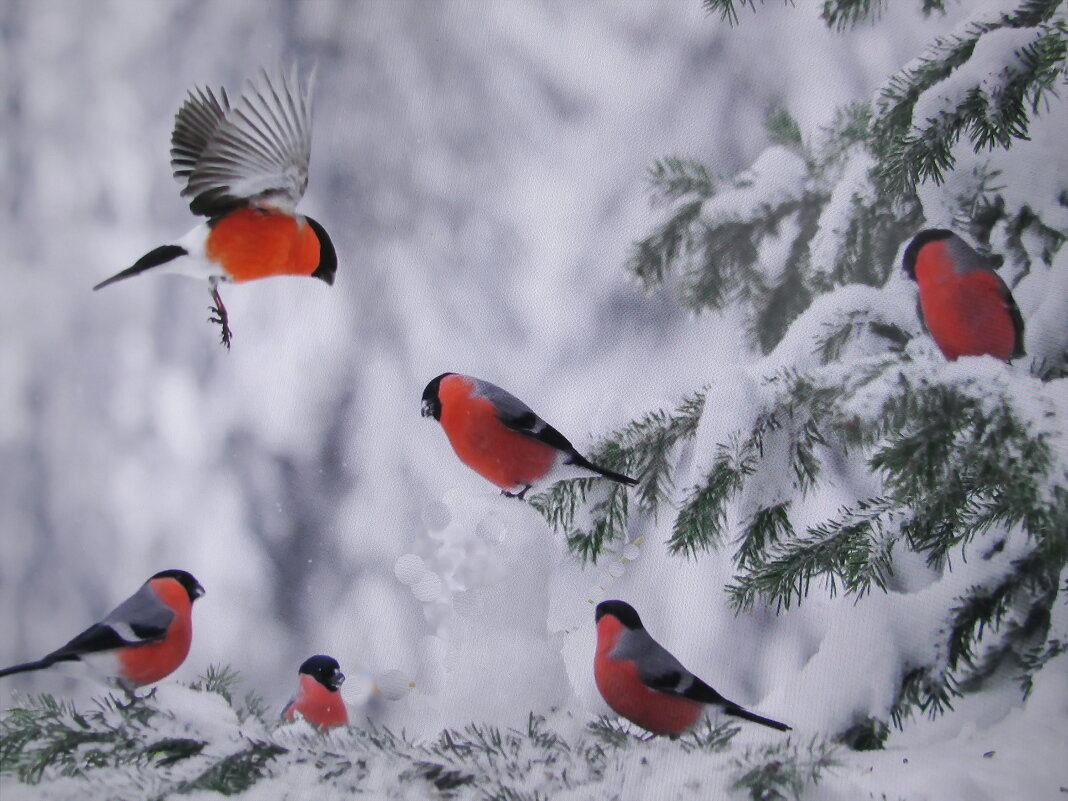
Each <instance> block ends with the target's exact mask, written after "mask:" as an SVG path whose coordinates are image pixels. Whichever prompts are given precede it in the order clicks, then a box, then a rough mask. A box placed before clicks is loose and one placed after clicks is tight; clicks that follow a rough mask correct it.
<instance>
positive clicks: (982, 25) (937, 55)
mask: <svg viewBox="0 0 1068 801" xmlns="http://www.w3.org/2000/svg"><path fill="white" fill-rule="evenodd" d="M1063 14H1064V12H1063V4H1062V2H1061V0H1025V2H1022V3H1019V4H1018V5H1017V6H1016V8H1015V9H1014V10H1012V11H1007V12H1002V13H998V14H995V15H993V16H992V17H991V18H989V19H977V20H973V21H971V22H969V23H968V24H967V25H965V26H964V27H963V29H962V30H961V32H959V33H956V34H952V35H950V36H945V37H940V38H939V39H937V40H936V41H935V42H934V44H933V45H932V46H931V47H930V48H929V49H928V51H927V53H925V54H924V55H923V56H921V57H920V58H918V59H917V60H916V61H915V62H914V63H913V64H910V65H909V66H907V67H905V69H903V70H902V71H901V72H900V73H898V74H897V75H895V76H893V77H892V78H891V79H890V81H889V82H888V83H887V85H886V86H885V87H884V88H883V90H882V91H881V92H880V94H879V97H878V99H877V101H876V109H875V115H874V117H873V119H872V128H871V134H872V137H871V144H872V147H873V149H874V151H875V152H876V154H877V155H878V156H879V162H880V164H879V168H878V175H879V178H880V185H881V186H882V187H884V188H885V189H887V190H892V191H895V192H903V193H907V192H910V191H912V189H913V188H914V187H915V186H916V185H917V184H918V183H921V182H923V181H924V180H927V179H932V180H934V181H941V180H943V177H944V175H945V173H946V172H947V171H948V170H949V169H950V168H952V166H953V164H954V162H955V161H956V157H955V156H954V153H953V147H954V145H956V143H957V141H958V140H959V139H960V138H961V136H962V135H967V136H968V138H969V139H970V141H971V143H972V145H973V147H974V149H975V150H976V151H977V152H978V151H979V150H982V149H984V148H986V149H989V148H992V147H1002V148H1008V147H1010V146H1011V145H1012V143H1013V140H1017V139H1025V138H1027V134H1028V128H1029V122H1030V118H1031V116H1032V115H1034V114H1038V113H1040V112H1041V109H1042V105H1043V100H1044V98H1046V97H1048V96H1049V95H1051V94H1053V93H1055V91H1056V89H1057V86H1058V84H1063V83H1064V80H1065V78H1066V77H1068V72H1066V66H1068V62H1066V60H1068V23H1066V21H1065V19H1064V16H1063ZM991 65H993V67H992V66H991Z"/></svg>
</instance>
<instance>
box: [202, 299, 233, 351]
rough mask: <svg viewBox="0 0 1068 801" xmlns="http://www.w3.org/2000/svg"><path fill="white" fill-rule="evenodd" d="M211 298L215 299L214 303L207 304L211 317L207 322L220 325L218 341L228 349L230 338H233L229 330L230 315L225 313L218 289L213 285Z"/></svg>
mask: <svg viewBox="0 0 1068 801" xmlns="http://www.w3.org/2000/svg"><path fill="white" fill-rule="evenodd" d="M211 299H212V300H214V301H215V305H214V306H208V311H209V312H211V317H209V318H208V322H209V323H216V324H217V325H219V326H221V327H222V331H221V332H220V338H219V341H220V342H221V343H222V344H223V345H225V346H226V349H227V350H230V340H231V339H232V338H233V336H234V332H233V331H231V330H230V317H229V315H228V314H227V313H226V307H225V306H224V305H223V302H222V298H221V297H219V290H218V289H216V288H215V287H212V290H211Z"/></svg>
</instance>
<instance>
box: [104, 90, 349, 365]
mask: <svg viewBox="0 0 1068 801" xmlns="http://www.w3.org/2000/svg"><path fill="white" fill-rule="evenodd" d="M261 75H262V80H261V81H259V83H258V84H257V83H254V82H252V81H248V82H247V83H246V86H245V88H244V91H243V92H242V94H241V97H240V99H239V100H238V101H237V103H236V104H235V105H233V106H231V105H230V101H229V100H228V98H227V96H226V90H225V89H223V90H220V92H219V94H218V96H216V95H215V94H214V93H212V91H211V90H210V89H199V88H197V89H193V90H190V92H189V97H188V98H187V99H186V101H185V103H183V104H182V107H181V108H180V109H178V113H177V115H176V116H175V119H174V132H173V133H172V134H171V168H172V169H173V171H174V177H175V178H176V179H177V180H178V183H180V184H181V185H182V191H181V194H182V196H183V197H188V198H191V200H190V202H189V208H190V209H191V210H192V212H193V214H197V215H200V216H203V217H206V218H207V221H206V222H204V223H201V224H200V225H198V226H197V227H196V228H194V229H193V230H192V231H190V232H189V233H188V234H186V235H185V236H184V237H182V238H181V239H179V240H178V241H177V242H175V243H172V244H168V245H161V246H160V247H158V248H156V249H155V250H152V251H149V252H148V253H146V254H145V255H144V256H142V257H141V258H140V259H138V260H137V262H136V263H135V264H134V265H133V266H132V267H128V268H127V269H125V270H123V271H122V272H120V273H118V274H117V275H113V276H112V277H111V278H109V279H107V280H106V281H102V282H101V283H99V284H97V285H96V286H95V287H93V289H102V288H103V287H106V286H108V285H109V284H113V283H115V282H116V281H121V280H123V279H124V278H130V277H131V276H134V275H139V274H140V273H143V272H145V271H146V270H150V269H154V270H155V271H156V272H159V273H181V274H183V275H190V276H193V277H197V278H203V279H207V281H208V284H209V286H210V289H211V297H212V300H213V301H214V302H215V305H214V306H213V307H212V308H211V311H212V313H213V315H214V316H213V317H212V318H211V322H213V323H219V324H220V325H221V326H222V343H223V344H224V345H226V347H227V348H229V347H230V337H231V336H232V333H231V331H230V326H229V322H228V317H227V314H226V307H225V306H223V303H222V299H221V298H220V297H219V290H218V287H217V285H218V284H219V282H222V281H233V282H235V283H241V282H244V281H254V280H256V279H258V278H268V277H270V276H274V275H308V276H312V277H313V278H319V279H321V280H323V281H325V282H326V283H328V284H333V283H334V273H335V272H336V271H337V255H336V253H335V251H334V246H333V244H332V243H331V241H330V237H329V236H328V235H327V233H326V230H325V229H324V228H323V227H322V226H321V225H320V224H319V223H317V222H316V221H315V220H313V219H312V218H311V217H305V216H303V215H301V214H297V212H296V205H297V202H298V201H299V200H300V199H301V197H302V196H303V195H304V190H305V188H306V187H307V185H308V161H309V158H310V156H311V126H312V120H311V114H312V100H311V98H312V91H313V88H314V81H315V76H314V74H313V75H312V76H311V78H310V79H309V80H308V83H307V86H305V87H301V86H300V84H299V82H298V80H297V75H296V70H294V71H293V72H292V74H291V75H290V76H289V77H288V78H287V77H286V76H285V75H280V76H278V77H277V78H276V79H274V81H273V82H272V80H271V78H270V77H268V75H267V73H266V71H264V70H261Z"/></svg>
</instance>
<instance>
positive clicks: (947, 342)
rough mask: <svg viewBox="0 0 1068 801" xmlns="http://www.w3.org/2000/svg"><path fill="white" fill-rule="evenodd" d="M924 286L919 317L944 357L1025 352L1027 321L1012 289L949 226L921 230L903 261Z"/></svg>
mask: <svg viewBox="0 0 1068 801" xmlns="http://www.w3.org/2000/svg"><path fill="white" fill-rule="evenodd" d="M902 263H903V266H904V269H905V272H906V273H908V276H909V278H911V279H913V280H914V281H915V282H916V284H917V286H918V287H919V306H920V317H921V318H922V319H923V324H924V325H925V326H926V327H927V330H928V331H929V332H930V333H931V337H932V338H933V339H934V341H935V344H936V345H938V348H939V350H941V351H942V355H943V356H945V357H946V359H948V360H949V361H955V360H956V359H957V358H958V357H960V356H984V355H989V356H995V357H997V358H998V359H1001V360H1002V361H1006V362H1007V361H1010V360H1012V359H1015V358H1017V357H1019V356H1023V355H1024V347H1023V334H1024V323H1023V318H1022V317H1021V316H1020V310H1019V309H1018V308H1017V307H1016V301H1015V300H1013V298H1012V293H1011V292H1009V288H1008V287H1007V286H1005V282H1004V281H1003V280H1001V276H1000V275H998V274H997V273H996V272H995V271H994V269H993V268H992V267H991V266H990V264H989V263H988V261H987V260H986V259H984V258H983V257H982V256H980V255H979V254H978V253H976V252H975V250H973V249H972V248H971V246H970V245H968V243H967V242H965V241H964V240H963V239H961V238H960V237H959V236H957V235H956V234H955V233H953V232H952V231H947V230H945V229H940V228H936V229H930V230H927V231H921V232H920V233H918V234H916V236H915V237H913V239H912V241H911V242H910V243H909V245H908V247H907V248H905V255H904V257H903V259H902Z"/></svg>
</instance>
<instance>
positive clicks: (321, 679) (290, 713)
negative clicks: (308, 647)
mask: <svg viewBox="0 0 1068 801" xmlns="http://www.w3.org/2000/svg"><path fill="white" fill-rule="evenodd" d="M297 678H298V681H299V684H298V685H297V693H296V695H294V696H293V698H292V699H291V700H290V702H289V703H288V704H286V707H285V709H283V710H282V717H283V718H285V719H286V720H296V718H297V716H298V715H299V716H300V717H302V718H304V720H306V721H308V723H310V724H312V725H313V726H316V727H318V728H319V729H322V730H323V731H326V730H327V729H329V728H332V727H334V726H347V725H348V724H349V713H348V711H347V710H346V709H345V701H344V699H343V698H342V697H341V685H342V683H343V682H344V681H345V674H344V673H342V672H341V665H339V664H338V662H337V660H336V659H334V658H333V657H332V656H324V655H322V654H317V655H316V656H313V657H310V658H309V659H306V660H305V661H304V664H303V665H301V666H300V670H299V671H298V675H297Z"/></svg>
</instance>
